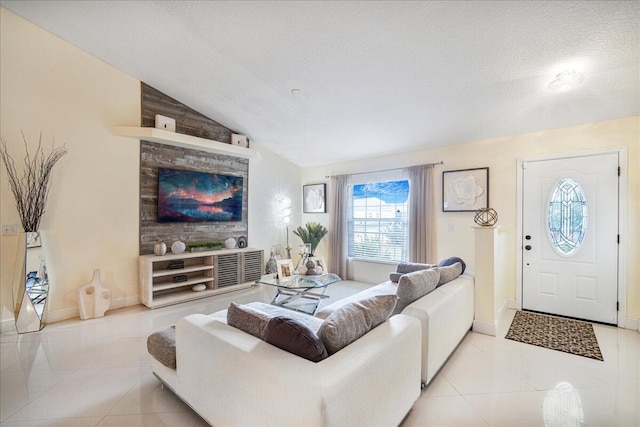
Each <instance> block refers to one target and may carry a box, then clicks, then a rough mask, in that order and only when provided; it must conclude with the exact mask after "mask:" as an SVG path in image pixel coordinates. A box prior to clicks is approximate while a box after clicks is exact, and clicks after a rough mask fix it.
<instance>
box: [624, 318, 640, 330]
mask: <svg viewBox="0 0 640 427" xmlns="http://www.w3.org/2000/svg"><path fill="white" fill-rule="evenodd" d="M625 329H631V330H632V331H638V332H640V319H633V318H631V317H627V324H626V325H625Z"/></svg>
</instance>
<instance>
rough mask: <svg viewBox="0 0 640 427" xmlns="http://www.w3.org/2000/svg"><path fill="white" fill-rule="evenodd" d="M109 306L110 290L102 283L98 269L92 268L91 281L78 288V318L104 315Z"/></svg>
mask: <svg viewBox="0 0 640 427" xmlns="http://www.w3.org/2000/svg"><path fill="white" fill-rule="evenodd" d="M110 306H111V291H110V290H109V289H107V288H105V287H104V286H103V285H102V280H100V270H98V269H96V270H93V278H92V279H91V282H89V283H87V284H86V285H84V286H82V287H80V288H79V289H78V311H79V313H80V319H82V320H86V319H94V318H96V317H102V316H104V312H105V311H107V310H108V309H109V307H110Z"/></svg>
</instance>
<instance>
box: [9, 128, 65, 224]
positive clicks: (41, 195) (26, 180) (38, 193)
mask: <svg viewBox="0 0 640 427" xmlns="http://www.w3.org/2000/svg"><path fill="white" fill-rule="evenodd" d="M1 140H2V145H1V146H0V158H2V162H3V163H4V165H5V167H6V168H7V176H8V177H9V186H10V187H11V191H12V192H13V195H14V197H15V199H16V208H17V209H18V215H19V216H20V221H21V222H22V228H23V229H24V231H25V232H27V233H29V232H37V231H38V229H39V228H40V220H41V219H42V215H43V214H44V212H45V206H46V204H47V196H48V195H49V188H50V184H51V173H52V170H53V167H54V166H55V164H56V163H57V162H58V160H60V159H61V158H62V157H63V156H64V155H65V154H67V152H68V150H67V148H66V147H65V146H64V145H63V146H62V147H57V148H56V147H55V146H53V145H52V147H51V152H50V153H49V154H45V152H44V148H43V147H42V133H40V139H39V140H38V147H37V148H36V150H35V153H34V154H33V155H31V154H29V147H28V145H27V138H26V136H25V135H24V132H23V133H22V140H23V141H24V148H25V152H26V154H25V157H24V159H23V164H24V168H23V170H22V174H19V173H18V170H17V169H16V164H15V161H14V159H13V157H12V156H11V155H10V154H9V150H8V149H7V143H6V141H5V140H4V138H1ZM54 144H55V143H54Z"/></svg>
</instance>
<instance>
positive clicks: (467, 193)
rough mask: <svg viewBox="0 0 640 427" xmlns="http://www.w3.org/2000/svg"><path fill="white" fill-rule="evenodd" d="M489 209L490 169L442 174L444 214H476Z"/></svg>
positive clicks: (464, 170) (463, 170)
mask: <svg viewBox="0 0 640 427" xmlns="http://www.w3.org/2000/svg"><path fill="white" fill-rule="evenodd" d="M488 207H489V168H488V167H486V168H475V169H460V170H455V171H444V172H442V211H443V212H475V211H477V210H478V209H480V208H488Z"/></svg>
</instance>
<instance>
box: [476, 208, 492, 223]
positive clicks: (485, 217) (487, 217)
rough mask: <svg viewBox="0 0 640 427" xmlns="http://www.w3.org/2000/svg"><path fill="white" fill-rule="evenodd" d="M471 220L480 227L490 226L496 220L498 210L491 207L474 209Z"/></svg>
mask: <svg viewBox="0 0 640 427" xmlns="http://www.w3.org/2000/svg"><path fill="white" fill-rule="evenodd" d="M473 221H474V222H475V223H476V224H478V225H479V226H481V227H491V226H493V225H495V224H496V222H498V212H496V210H495V209H493V208H480V209H478V210H477V211H476V214H475V216H474V217H473Z"/></svg>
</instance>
